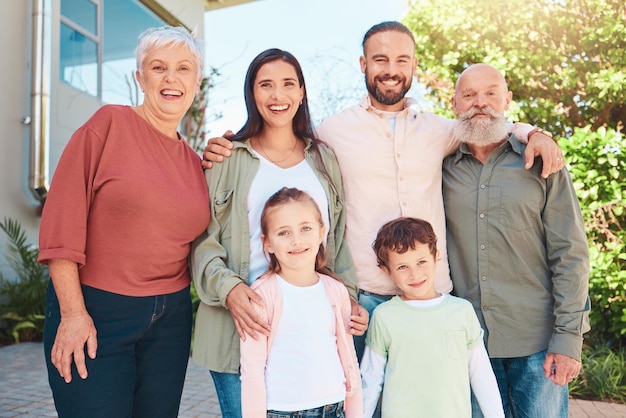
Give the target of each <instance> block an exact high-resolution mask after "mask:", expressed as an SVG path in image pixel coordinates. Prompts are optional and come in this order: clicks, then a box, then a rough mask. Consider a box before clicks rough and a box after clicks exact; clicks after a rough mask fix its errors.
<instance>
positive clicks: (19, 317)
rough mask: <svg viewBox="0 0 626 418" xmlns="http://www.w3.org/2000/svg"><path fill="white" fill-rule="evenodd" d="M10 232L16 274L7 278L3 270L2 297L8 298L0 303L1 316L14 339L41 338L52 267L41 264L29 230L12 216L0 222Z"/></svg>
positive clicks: (9, 249) (8, 256)
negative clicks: (27, 232) (29, 241)
mask: <svg viewBox="0 0 626 418" xmlns="http://www.w3.org/2000/svg"><path fill="white" fill-rule="evenodd" d="M0 228H2V230H3V231H4V233H5V234H6V235H7V238H8V240H9V243H8V245H7V254H6V259H7V261H8V262H9V265H10V266H11V268H12V269H13V271H14V272H15V275H16V277H14V278H12V279H6V278H5V277H4V276H3V275H2V274H1V273H0V296H2V297H3V299H4V300H5V301H4V302H3V304H2V306H0V318H1V319H3V320H4V321H5V322H6V323H7V324H8V325H9V328H8V330H6V332H7V333H8V336H10V337H11V338H12V339H13V341H14V342H16V343H18V342H20V341H39V340H41V337H42V335H43V323H44V313H45V304H46V287H47V285H48V269H47V268H46V267H45V266H43V265H41V264H39V263H37V256H38V255H39V249H38V248H37V247H35V246H32V245H29V244H28V243H27V239H26V233H25V232H24V230H23V229H22V227H21V226H20V224H19V223H18V222H17V221H15V220H12V219H7V218H5V219H4V222H0Z"/></svg>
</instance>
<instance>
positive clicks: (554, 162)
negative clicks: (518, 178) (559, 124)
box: [524, 132, 565, 179]
mask: <svg viewBox="0 0 626 418" xmlns="http://www.w3.org/2000/svg"><path fill="white" fill-rule="evenodd" d="M535 157H541V159H542V161H543V169H542V170H541V177H543V178H544V179H545V178H548V176H549V175H550V174H554V173H556V172H558V171H560V170H561V169H562V168H563V167H564V166H565V159H564V158H563V151H562V150H561V148H559V146H558V145H557V143H556V142H554V140H553V139H552V138H550V137H549V136H548V135H545V134H543V133H541V132H537V133H535V134H534V135H532V136H531V137H530V139H529V140H528V145H527V146H526V151H525V152H524V159H525V161H526V164H525V168H526V169H529V168H531V167H532V166H533V164H534V161H535Z"/></svg>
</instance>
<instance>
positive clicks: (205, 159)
mask: <svg viewBox="0 0 626 418" xmlns="http://www.w3.org/2000/svg"><path fill="white" fill-rule="evenodd" d="M233 135H234V134H233V132H232V131H230V130H229V131H226V132H225V133H224V136H218V137H214V138H210V139H209V141H208V142H207V145H206V147H204V150H203V151H202V167H204V168H208V169H210V168H212V167H213V163H221V162H222V161H224V158H228V157H230V150H231V149H233V143H232V142H231V141H229V140H228V139H227V138H232V137H233Z"/></svg>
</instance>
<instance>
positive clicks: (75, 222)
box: [39, 105, 209, 296]
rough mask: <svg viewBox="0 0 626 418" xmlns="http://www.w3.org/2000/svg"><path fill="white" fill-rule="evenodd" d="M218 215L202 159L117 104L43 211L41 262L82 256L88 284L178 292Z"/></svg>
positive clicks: (62, 170) (79, 144)
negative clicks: (196, 246)
mask: <svg viewBox="0 0 626 418" xmlns="http://www.w3.org/2000/svg"><path fill="white" fill-rule="evenodd" d="M208 222H209V197H208V192H207V187H206V182H205V179H204V174H203V171H202V166H201V164H200V157H199V156H198V155H197V154H196V153H195V152H194V151H193V149H192V148H191V147H190V146H189V145H188V144H187V143H186V142H185V141H184V140H179V141H175V140H173V139H172V138H169V137H167V136H165V135H163V134H161V133H160V132H159V131H157V130H156V129H155V128H154V127H152V125H150V124H149V123H148V122H146V121H145V120H144V119H143V118H141V117H140V116H139V115H137V114H136V113H135V111H134V110H133V109H132V108H131V107H128V106H118V105H107V106H103V107H102V108H101V109H99V110H98V111H97V112H96V113H95V114H94V115H93V116H92V117H91V118H90V119H89V120H88V121H87V122H86V123H85V124H84V125H83V126H82V127H80V128H79V129H78V130H77V131H76V132H75V133H74V135H73V136H72V138H71V139H70V141H69V143H68V144H67V147H66V148H65V150H64V151H63V155H62V156H61V159H60V161H59V164H58V166H57V168H56V171H55V173H54V178H53V180H52V184H51V186H50V191H49V193H48V197H47V199H46V203H45V207H44V210H43V214H42V219H41V227H40V232H39V250H40V252H39V261H40V262H42V263H47V262H48V260H50V259H55V258H61V259H68V260H72V261H75V262H76V263H78V265H79V268H80V269H79V274H80V281H81V283H82V284H85V285H88V286H92V287H95V288H98V289H101V290H106V291H109V292H113V293H117V294H122V295H127V296H152V295H157V294H167V293H172V292H176V291H179V290H181V289H183V288H184V287H185V286H187V285H188V284H189V282H190V275H189V270H188V267H187V266H188V255H189V250H190V245H191V241H193V240H194V238H196V237H197V236H198V235H200V234H201V233H202V232H203V231H205V230H206V228H207V225H208Z"/></svg>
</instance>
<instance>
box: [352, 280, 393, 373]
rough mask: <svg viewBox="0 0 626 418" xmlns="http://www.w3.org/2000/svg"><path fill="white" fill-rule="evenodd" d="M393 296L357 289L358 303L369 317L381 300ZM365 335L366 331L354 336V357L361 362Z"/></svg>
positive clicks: (384, 300)
mask: <svg viewBox="0 0 626 418" xmlns="http://www.w3.org/2000/svg"><path fill="white" fill-rule="evenodd" d="M392 297H393V295H392V296H386V295H377V294H375V293H371V292H367V291H365V290H359V305H361V306H362V307H364V308H365V310H367V313H368V314H369V317H370V318H371V317H372V312H374V309H375V308H376V307H377V306H378V305H380V304H381V303H383V302H386V301H388V300H389V299H391V298H392ZM366 335H367V333H365V334H363V335H361V336H358V337H356V336H355V337H354V348H355V349H356V357H357V359H359V362H361V358H363V351H364V350H365V336H366Z"/></svg>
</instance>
